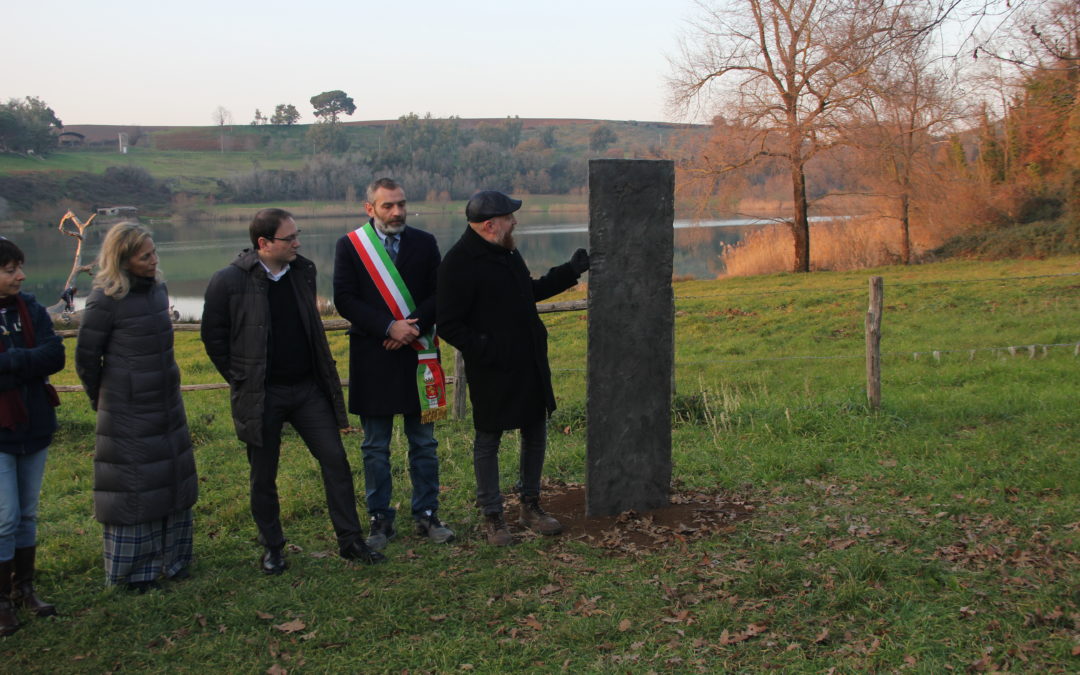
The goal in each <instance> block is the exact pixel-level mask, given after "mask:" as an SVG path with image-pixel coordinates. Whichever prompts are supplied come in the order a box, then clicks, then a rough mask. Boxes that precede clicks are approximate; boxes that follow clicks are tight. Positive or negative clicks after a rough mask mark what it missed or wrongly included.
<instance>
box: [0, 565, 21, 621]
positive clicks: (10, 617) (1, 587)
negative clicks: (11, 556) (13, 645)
mask: <svg viewBox="0 0 1080 675" xmlns="http://www.w3.org/2000/svg"><path fill="white" fill-rule="evenodd" d="M14 571H15V563H14V561H11V560H5V561H3V562H0V635H11V634H12V633H14V632H15V631H17V630H19V617H17V616H15V605H13V604H12V603H11V598H10V597H9V596H10V595H11V574H12V572H14Z"/></svg>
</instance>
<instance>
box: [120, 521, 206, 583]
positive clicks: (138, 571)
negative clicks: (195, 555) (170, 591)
mask: <svg viewBox="0 0 1080 675" xmlns="http://www.w3.org/2000/svg"><path fill="white" fill-rule="evenodd" d="M104 528H105V532H104V534H105V578H106V583H108V584H130V583H135V582H139V581H154V580H155V579H157V578H158V577H159V576H162V575H164V576H165V578H172V577H174V576H176V575H177V574H178V573H180V572H181V571H182V570H183V569H184V568H186V567H187V566H188V565H189V564H191V559H192V532H193V530H194V527H193V525H192V519H191V509H184V510H183V511H177V512H176V513H172V514H169V515H168V516H166V517H164V518H162V519H160V520H155V521H153V522H149V523H139V524H138V525H105V526H104Z"/></svg>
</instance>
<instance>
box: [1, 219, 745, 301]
mask: <svg viewBox="0 0 1080 675" xmlns="http://www.w3.org/2000/svg"><path fill="white" fill-rule="evenodd" d="M518 221H519V222H518V226H517V228H516V229H515V230H514V238H515V239H516V240H517V243H518V248H519V249H520V250H521V253H522V255H523V256H524V258H525V261H526V262H527V263H528V265H529V269H530V270H531V272H532V273H533V276H539V275H541V274H543V273H544V272H546V271H547V270H548V268H550V267H553V266H554V265H558V264H561V263H563V262H566V261H567V260H569V258H570V255H571V254H572V253H573V252H574V251H575V250H576V249H578V248H583V247H584V248H587V247H588V239H589V235H588V224H587V222H586V221H587V216H586V214H584V213H570V214H550V213H529V212H528V211H525V212H519V213H518ZM363 222H365V220H362V219H361V218H360V217H357V218H298V219H297V224H298V225H299V226H300V229H301V230H303V234H302V235H301V238H300V243H301V247H300V252H301V254H303V255H304V256H305V257H307V258H310V259H311V260H313V261H314V262H315V264H316V265H317V266H318V269H319V282H318V283H319V294H320V295H322V296H325V297H330V296H332V295H333V288H332V282H333V266H334V247H335V244H336V242H337V240H338V238H339V237H341V236H342V235H343V234H345V233H347V232H349V231H351V230H353V229H355V228H356V227H358V226H360V225H361V224H363ZM408 222H409V224H410V225H413V226H415V227H419V228H421V229H424V230H427V231H428V232H430V233H432V234H433V235H435V238H436V239H437V240H438V242H439V250H441V251H443V252H444V253H445V252H446V251H447V250H449V248H450V247H451V246H452V245H453V244H454V242H456V241H457V240H458V238H459V237H460V236H461V233H462V232H463V231H464V228H465V223H464V219H463V218H459V217H452V216H449V215H447V214H443V213H433V214H422V213H418V214H410V215H409V221H408ZM761 224H763V221H753V220H746V219H715V220H702V221H692V220H689V219H677V220H676V222H675V257H674V273H675V275H677V276H681V277H694V278H700V279H712V278H714V277H716V276H717V275H718V274H720V273H721V272H723V263H722V262H721V260H720V253H721V251H722V250H723V248H724V247H725V246H728V245H731V244H734V243H736V242H738V241H739V240H740V239H742V237H743V236H744V235H745V233H746V232H747V231H748V229H747V228H754V227H755V226H760V225H761ZM149 227H150V229H151V230H152V231H153V233H154V242H155V243H156V244H157V249H158V255H159V256H160V258H161V269H162V271H163V272H164V274H165V277H166V281H167V283H168V285H169V293H170V295H171V296H172V300H173V304H174V305H175V307H176V309H177V310H178V311H179V312H180V314H181V316H182V317H184V318H190V317H197V316H199V315H200V314H201V312H202V298H203V293H204V292H205V290H206V284H207V282H208V281H209V279H210V276H211V275H212V274H213V273H214V272H215V271H217V270H218V269H220V268H222V267H224V266H225V265H227V264H228V263H229V262H230V261H231V260H232V259H233V258H234V257H235V256H236V254H237V253H239V252H240V250H241V249H244V248H248V247H250V246H251V242H250V241H249V239H248V236H247V224H246V223H242V222H239V221H229V222H208V223H198V224H194V225H172V224H169V223H155V224H151V225H149ZM107 231H108V226H107V225H105V224H102V225H101V226H100V227H99V226H98V225H97V224H95V225H91V226H90V228H89V229H88V230H87V241H86V244H85V245H84V247H83V262H84V263H89V262H91V261H92V260H93V259H94V257H96V256H97V253H98V250H99V249H100V247H101V241H102V239H103V238H104V236H105V232H107ZM8 236H9V238H10V239H12V240H13V241H15V243H17V244H18V245H19V247H20V248H22V249H23V252H24V253H25V254H26V267H25V270H26V274H27V280H26V282H25V283H24V284H23V290H25V291H28V292H30V293H33V294H34V295H36V296H37V297H38V299H39V301H40V302H41V303H42V304H44V305H51V304H53V303H54V302H56V301H57V300H58V299H59V295H60V292H61V290H63V284H64V281H65V280H66V279H67V276H68V274H69V272H70V271H71V263H72V257H73V256H74V254H75V244H76V241H75V239H74V238H72V237H67V236H64V235H62V234H61V233H60V232H58V231H57V230H56V229H38V230H33V231H30V232H20V233H10V234H9V235H8ZM585 279H587V277H585ZM90 284H91V281H90V278H89V277H88V276H86V275H85V274H82V275H80V276H79V281H78V284H77V285H78V289H79V293H78V297H79V298H80V299H82V298H85V297H86V295H87V293H88V292H89V289H90ZM77 305H78V306H81V303H80V302H77Z"/></svg>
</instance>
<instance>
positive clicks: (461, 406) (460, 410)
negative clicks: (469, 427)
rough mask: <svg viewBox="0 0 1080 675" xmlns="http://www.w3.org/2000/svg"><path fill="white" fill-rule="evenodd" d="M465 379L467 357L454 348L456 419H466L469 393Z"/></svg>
mask: <svg viewBox="0 0 1080 675" xmlns="http://www.w3.org/2000/svg"><path fill="white" fill-rule="evenodd" d="M466 384H467V383H466V381H465V357H464V356H462V355H461V352H460V351H458V350H457V349H455V350H454V419H456V420H460V419H465V397H466V394H467V393H468V390H467V389H466V388H465V387H466Z"/></svg>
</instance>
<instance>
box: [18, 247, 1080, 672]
mask: <svg viewBox="0 0 1080 675" xmlns="http://www.w3.org/2000/svg"><path fill="white" fill-rule="evenodd" d="M872 274H878V275H881V276H883V277H884V278H885V313H884V321H883V328H882V331H883V339H882V350H883V352H884V358H883V367H882V370H883V405H882V408H881V410H880V411H877V412H872V411H870V410H868V409H867V406H866V403H865V401H866V398H865V390H864V381H865V375H864V371H863V358H864V357H863V354H864V352H863V337H862V336H863V317H864V316H865V312H866V308H867V278H868V277H869V276H870V275H872ZM1078 275H1080V258H1055V259H1050V260H1046V261H1007V262H999V263H972V262H956V263H943V264H935V265H924V266H915V267H895V268H885V269H878V270H870V271H863V272H858V273H854V272H852V273H815V274H812V275H778V276H770V277H753V278H743V279H730V280H721V281H708V282H704V281H695V282H685V283H678V284H676V286H675V293H676V308H677V317H676V327H677V330H676V367H677V378H676V379H677V395H676V399H675V402H674V405H673V414H672V433H673V462H674V483H675V486H676V487H677V488H678V489H679V490H685V491H691V490H692V491H699V492H709V493H713V494H716V495H718V496H719V497H720V498H721V499H725V500H732V501H745V502H748V503H749V504H751V505H752V506H753V507H754V509H753V515H752V517H751V518H749V519H747V520H743V521H739V522H737V523H734V524H733V525H732V526H731V527H730V528H727V530H726V531H725V532H724V533H721V534H716V535H713V536H711V537H708V538H705V539H702V540H699V541H693V542H689V543H683V544H681V545H680V544H678V543H674V544H672V545H669V546H667V547H664V548H662V549H660V550H658V551H654V552H648V553H641V554H638V555H627V554H620V553H616V552H612V551H610V550H608V549H604V548H599V547H596V546H594V545H590V544H587V543H583V542H580V541H570V540H564V539H545V540H540V539H536V538H525V539H524V540H523V541H521V542H520V543H518V544H517V545H516V546H514V547H512V548H509V549H499V550H493V549H492V548H489V547H488V546H486V545H485V544H484V543H483V540H482V536H481V534H480V532H479V530H478V526H479V522H478V516H477V514H476V512H475V509H474V508H473V506H472V503H471V502H472V490H473V487H474V483H473V478H472V467H471V458H470V442H471V428H470V424H469V422H468V421H467V420H466V421H451V422H446V423H440V426H439V430H438V437H439V439H440V441H441V446H440V455H441V458H442V482H443V485H444V491H443V494H442V509H441V515H442V516H443V518H444V519H445V520H446V521H448V522H449V523H450V524H451V526H453V527H454V529H455V530H456V531H457V532H458V535H459V542H458V543H455V544H452V545H450V546H446V547H442V548H436V547H434V546H432V545H429V544H428V543H427V542H425V541H422V540H420V539H419V538H417V537H415V536H414V535H412V534H411V532H409V531H408V529H407V527H403V528H402V530H403V531H402V534H401V535H399V538H398V539H397V540H396V541H395V542H393V543H392V544H391V545H390V547H389V548H388V549H387V553H388V555H389V557H390V558H391V561H390V562H389V563H388V564H386V565H382V566H379V567H375V568H368V567H354V566H350V565H348V564H347V563H345V562H344V561H343V560H341V559H340V558H338V557H337V556H336V555H335V553H336V549H335V544H334V540H333V534H332V531H331V529H330V525H329V522H328V518H327V516H326V513H325V502H324V499H323V494H322V488H321V483H320V481H319V478H318V472H317V469H316V466H315V463H314V461H313V460H312V459H311V458H310V456H309V455H308V454H307V452H306V451H305V450H304V448H303V446H302V445H301V444H300V442H299V441H298V439H297V437H296V436H295V434H292V435H290V436H289V437H288V439H287V442H286V444H285V447H284V448H283V461H282V466H281V473H280V479H279V489H280V491H281V495H282V511H283V513H282V516H283V520H284V523H285V529H286V534H287V536H288V537H289V539H290V544H291V549H290V551H289V560H290V562H291V568H290V569H289V570H288V572H286V574H285V575H283V576H281V577H274V578H267V577H263V576H262V575H261V574H260V573H259V572H258V570H257V568H256V561H257V558H258V555H259V552H260V550H259V548H258V546H257V545H256V544H255V542H254V528H253V525H252V523H251V521H250V517H249V515H248V511H247V478H246V471H247V469H246V461H245V458H244V451H243V448H242V447H241V445H240V444H239V443H238V442H237V441H236V439H235V437H234V435H233V430H232V425H231V421H230V418H229V412H228V399H227V395H226V393H225V392H223V391H211V392H194V393H188V394H186V395H185V400H186V403H187V412H188V417H189V422H190V426H191V429H192V433H193V436H194V440H195V443H196V447H197V457H198V461H199V470H200V475H201V490H202V493H201V497H200V501H199V503H198V505H197V506H196V541H195V546H196V554H197V556H198V560H197V562H196V564H195V565H194V568H193V570H192V571H193V576H192V578H191V579H190V580H188V581H184V582H179V583H173V584H169V585H168V586H167V587H166V589H165V590H164V591H160V592H152V593H149V594H147V595H144V596H132V595H129V594H127V593H125V592H123V591H117V590H110V589H106V588H105V587H104V585H103V572H102V570H101V541H100V537H101V528H100V526H99V525H98V524H97V523H96V522H95V521H94V520H93V518H92V515H91V491H92V482H93V476H92V463H91V460H92V454H93V433H94V420H93V416H92V414H91V412H90V410H89V407H88V405H87V403H86V401H85V399H84V398H83V397H82V395H81V394H64V397H65V398H64V405H63V406H62V407H61V408H60V409H59V410H60V415H61V424H62V430H61V432H60V433H59V434H58V436H57V438H56V440H55V443H54V446H53V448H52V450H51V456H50V459H49V465H48V470H47V475H46V484H45V488H44V494H43V504H42V513H41V517H40V521H41V525H40V538H41V550H40V554H39V557H40V561H41V568H42V570H41V575H40V576H41V579H40V582H39V588H40V590H41V592H42V594H43V595H44V596H45V597H46V598H48V599H49V600H51V601H53V602H55V603H56V604H57V605H58V607H59V609H60V611H61V613H62V615H61V616H60V617H58V618H56V619H51V620H31V621H28V625H26V626H24V627H23V628H22V630H20V631H19V632H18V633H17V634H16V635H15V636H13V637H8V638H4V639H0V656H2V659H3V661H2V662H3V663H4V668H3V670H5V671H6V672H22V673H25V672H41V673H67V672H70V673H104V672H115V671H128V672H154V673H158V672H161V673H164V672H169V673H176V672H230V673H283V672H406V671H407V672H410V673H415V672H459V671H465V672H484V673H506V672H521V671H525V672H562V671H565V672H571V673H582V672H631V673H638V672H640V673H649V672H708V673H715V672H758V671H764V670H773V671H782V672H805V673H823V672H836V673H861V672H915V673H941V672H989V671H1010V672H1050V673H1056V672H1077V671H1078V670H1080V607H1078V605H1080V564H1078V562H1080V559H1078V556H1080V497H1078V492H1080V490H1078V488H1080V461H1078V456H1077V448H1078V445H1080V443H1078V441H1080V429H1078V425H1077V401H1078V400H1080V357H1078V356H1077V350H1076V345H1077V344H1078V343H1080V276H1078ZM580 297H583V293H582V292H581V291H580V290H579V291H577V292H572V293H569V294H567V296H566V297H565V298H560V299H569V298H580ZM642 320H647V317H643V319H642ZM545 322H546V323H547V324H548V327H549V329H550V332H551V338H550V341H551V356H552V368H553V370H554V375H555V389H556V394H557V396H558V397H559V405H560V409H559V410H558V411H557V412H556V413H555V416H554V418H553V420H552V424H551V429H550V448H549V454H548V460H547V466H546V472H545V473H546V476H548V477H549V478H551V479H557V480H563V481H570V482H581V481H583V479H584V464H585V452H586V449H585V440H584V439H585V424H586V419H585V373H584V368H585V353H586V345H585V336H586V325H587V317H586V314H585V313H583V312H570V313H561V314H548V315H545ZM332 341H333V345H334V348H335V351H336V354H337V357H338V359H339V366H340V367H341V368H342V370H343V372H344V369H345V367H346V363H347V345H346V342H345V338H344V336H343V335H341V334H340V333H338V334H334V335H333V337H332ZM1029 346H1031V347H1030V349H1029ZM1044 346H1045V347H1044ZM1010 348H1012V349H1011V350H1010ZM71 349H72V345H71V344H70V343H69V355H70V353H71ZM177 350H178V358H179V360H180V363H181V369H182V370H183V372H184V374H185V376H184V379H185V383H200V382H214V381H216V380H217V379H218V376H217V374H216V373H215V372H214V371H213V368H212V367H211V366H210V364H209V361H208V360H207V358H206V357H205V355H204V353H203V351H202V348H201V345H200V344H199V343H198V341H197V338H196V334H194V333H178V334H177ZM935 352H936V354H935ZM628 367H632V364H630V365H629V366H628ZM54 381H55V382H57V383H65V384H71V383H75V382H76V379H75V377H74V375H73V369H72V367H71V365H70V364H69V366H68V368H67V370H66V371H65V372H64V373H62V374H61V375H60V376H57V377H55V378H54ZM359 442H360V439H359V437H358V435H357V434H349V435H347V436H346V445H347V447H348V448H349V450H350V453H351V454H350V457H351V459H352V461H353V466H354V473H355V479H356V483H357V486H358V492H359V493H360V495H361V499H362V488H360V486H362V475H361V471H360V466H361V464H360V453H359ZM507 442H508V443H511V442H512V441H511V440H510V439H508V440H507ZM402 444H403V439H402V438H400V437H399V438H396V439H395V446H394V448H395V450H394V451H395V462H396V463H395V485H396V487H397V490H396V492H395V500H396V501H398V502H399V506H401V507H403V509H404V511H405V512H407V511H408V491H407V485H408V482H407V476H406V473H405V471H406V469H405V462H404V448H403V447H402ZM516 466H517V462H516V457H515V453H514V452H512V451H507V452H505V453H504V461H503V474H504V475H503V484H504V485H505V486H507V488H506V489H509V486H510V485H512V484H513V482H514V480H515V472H516ZM401 524H402V525H405V524H406V523H405V522H404V521H402V522H401Z"/></svg>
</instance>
